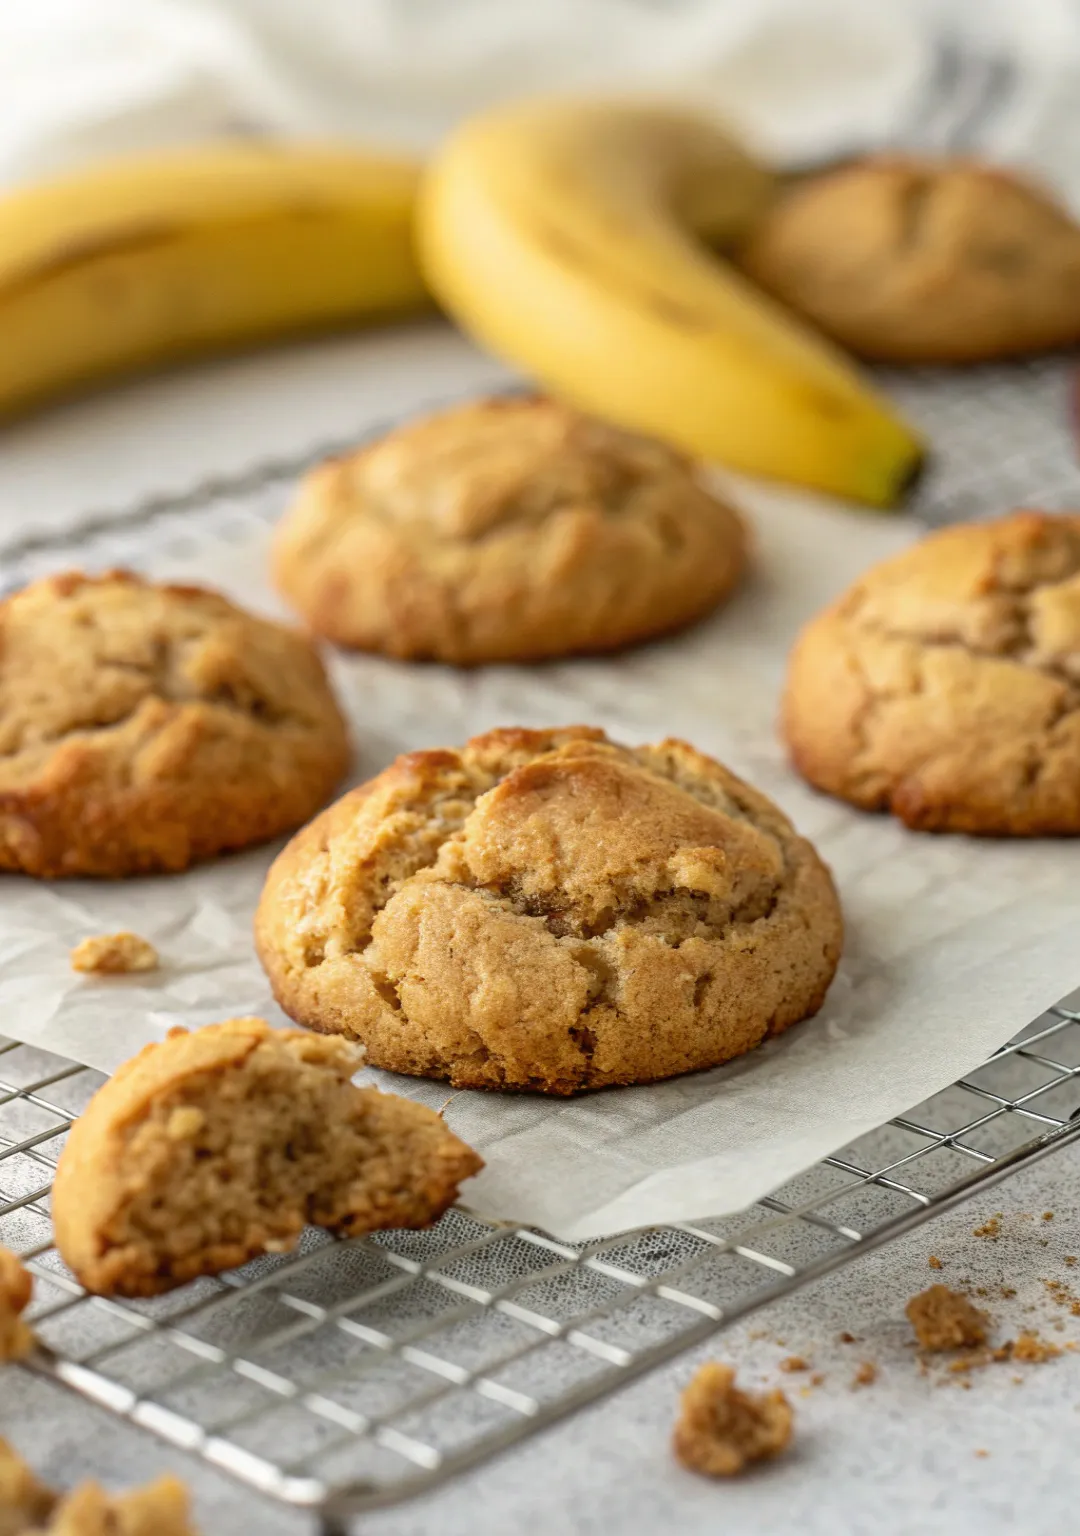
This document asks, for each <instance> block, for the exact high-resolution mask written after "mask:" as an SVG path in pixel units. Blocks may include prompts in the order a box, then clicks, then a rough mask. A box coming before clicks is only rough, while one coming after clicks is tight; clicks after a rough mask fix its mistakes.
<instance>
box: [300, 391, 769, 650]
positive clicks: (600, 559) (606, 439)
mask: <svg viewBox="0 0 1080 1536" xmlns="http://www.w3.org/2000/svg"><path fill="white" fill-rule="evenodd" d="M745 561H746V535H745V531H744V528H743V524H742V522H741V520H740V518H739V517H738V515H737V514H736V513H735V512H734V511H732V509H731V508H730V507H728V506H727V505H726V504H725V503H724V502H723V501H721V500H719V499H718V498H717V497H716V496H714V495H713V494H712V493H711V492H710V491H709V490H708V489H706V487H705V485H704V483H703V481H702V479H701V477H700V475H699V472H698V470H697V468H696V466H694V465H693V464H692V463H691V462H690V461H689V460H687V459H686V458H684V457H683V456H682V454H680V453H678V452H676V451H675V450H674V449H672V448H669V447H667V446H665V445H664V444H662V443H660V442H657V441H655V440H653V439H650V438H646V437H641V436H638V435H636V434H634V433H630V432H625V431H622V430H620V429H619V428H617V427H613V426H609V425H607V424H605V423H602V422H599V421H595V420H593V419H592V418H591V417H588V416H583V415H581V414H580V413H579V412H577V411H575V410H573V409H572V408H571V407H569V406H566V405H561V404H558V403H556V402H555V401H552V400H547V399H537V398H525V397H506V398H495V399H486V400H479V401H475V402H471V403H469V404H467V405H462V406H457V407H455V408H453V409H451V410H447V411H443V412H441V413H440V414H438V415H434V416H429V417H426V418H424V419H422V420H420V421H417V422H413V423H410V424H409V425H407V426H404V427H401V428H399V429H398V430H397V431H395V432H392V433H391V434H390V435H389V436H388V437H386V438H384V439H382V440H381V441H380V442H377V443H375V444H373V445H371V446H369V447H365V448H361V449H359V450H358V451H357V452H355V453H353V454H349V455H347V456H345V457H344V458H340V459H337V460H334V461H332V462H330V463H327V464H324V465H323V466H322V467H321V468H319V469H318V470H316V471H315V472H314V473H313V474H312V475H310V476H309V477H308V480H307V482H306V483H305V485H304V487H303V489H302V491H301V493H300V497H299V499H298V501H297V502H296V504H295V505H294V507H293V508H292V510H291V511H290V512H289V513H288V514H287V515H286V517H285V519H284V521H283V522H282V523H281V525H280V526H279V528H278V532H277V538H276V541H275V547H274V571H275V575H276V579H277V584H278V586H279V588H280V590H281V591H282V593H283V594H284V595H285V597H286V598H287V599H288V600H289V602H290V603H291V604H292V605H293V606H294V607H295V608H296V609H297V611H298V612H299V613H301V614H302V615H303V617H304V618H305V620H306V621H307V622H308V624H309V625H310V626H311V628H312V629H313V630H314V631H315V632H316V633H317V634H319V635H323V636H325V637H326V638H327V639H329V640H334V641H337V642H338V643H339V644H341V645H345V646H351V647H356V648H357V649H360V650H372V651H383V652H385V653H386V654H387V655H391V656H400V657H409V658H417V659H421V658H425V659H435V660H439V661H446V662H452V663H455V664H457V665H463V666H468V665H473V664H475V663H478V662H486V661H528V660H533V659H538V658H542V657H547V656H559V655H564V654H567V653H569V652H574V651H607V650H613V649H615V648H616V647H618V646H622V645H628V644H630V643H632V642H633V641H636V640H644V639H646V638H648V637H649V636H651V635H658V634H662V633H664V632H665V631H666V630H671V629H677V628H679V627H680V626H682V625H684V624H689V623H691V622H692V621H693V620H694V619H697V618H700V617H701V616H702V615H703V614H705V613H706V612H708V611H709V609H711V608H713V607H715V605H716V604H717V603H719V602H720V601H721V600H722V599H723V598H724V597H725V596H726V595H727V594H728V592H729V591H730V590H731V588H732V587H733V586H734V584H735V582H736V581H737V579H738V577H739V575H740V573H741V571H742V569H743V566H744V564H745Z"/></svg>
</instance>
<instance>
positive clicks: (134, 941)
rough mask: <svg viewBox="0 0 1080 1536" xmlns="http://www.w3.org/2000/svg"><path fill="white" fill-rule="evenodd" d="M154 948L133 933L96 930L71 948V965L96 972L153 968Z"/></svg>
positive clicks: (117, 973)
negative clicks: (98, 931)
mask: <svg viewBox="0 0 1080 1536" xmlns="http://www.w3.org/2000/svg"><path fill="white" fill-rule="evenodd" d="M159 964H160V962H159V960H158V952H157V950H156V949H155V948H154V946H153V945H152V944H151V943H150V942H149V940H148V939H141V938H140V937H139V935H138V934H137V933H126V932H125V933H97V934H94V935H93V936H92V937H91V938H89V939H83V941H82V943H81V944H76V946H75V948H74V949H73V950H72V951H71V969H72V970H73V971H83V972H85V973H87V974H94V975H99V976H126V975H128V974H129V973H130V972H132V971H156V970H157V968H158V965H159Z"/></svg>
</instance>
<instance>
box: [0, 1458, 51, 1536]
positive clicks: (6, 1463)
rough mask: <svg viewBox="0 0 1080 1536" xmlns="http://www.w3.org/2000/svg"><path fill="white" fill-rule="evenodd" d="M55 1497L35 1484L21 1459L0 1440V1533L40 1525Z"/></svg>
mask: <svg viewBox="0 0 1080 1536" xmlns="http://www.w3.org/2000/svg"><path fill="white" fill-rule="evenodd" d="M55 1506H56V1495H55V1494H54V1493H53V1492H52V1490H51V1489H49V1488H46V1487H45V1485H44V1483H39V1482H38V1480H37V1478H36V1477H35V1476H34V1474H33V1473H32V1472H31V1470H30V1468H29V1467H28V1466H27V1465H26V1462H25V1461H23V1459H22V1457H21V1456H20V1455H18V1453H17V1452H16V1451H15V1450H14V1449H13V1447H12V1446H10V1445H9V1444H8V1443H7V1441H6V1440H0V1530H3V1531H6V1532H9V1533H12V1532H20V1531H29V1530H31V1529H33V1528H34V1527H40V1526H42V1525H43V1524H44V1523H45V1521H46V1520H47V1519H48V1518H49V1516H50V1514H51V1513H52V1511H53V1509H54V1508H55Z"/></svg>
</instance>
